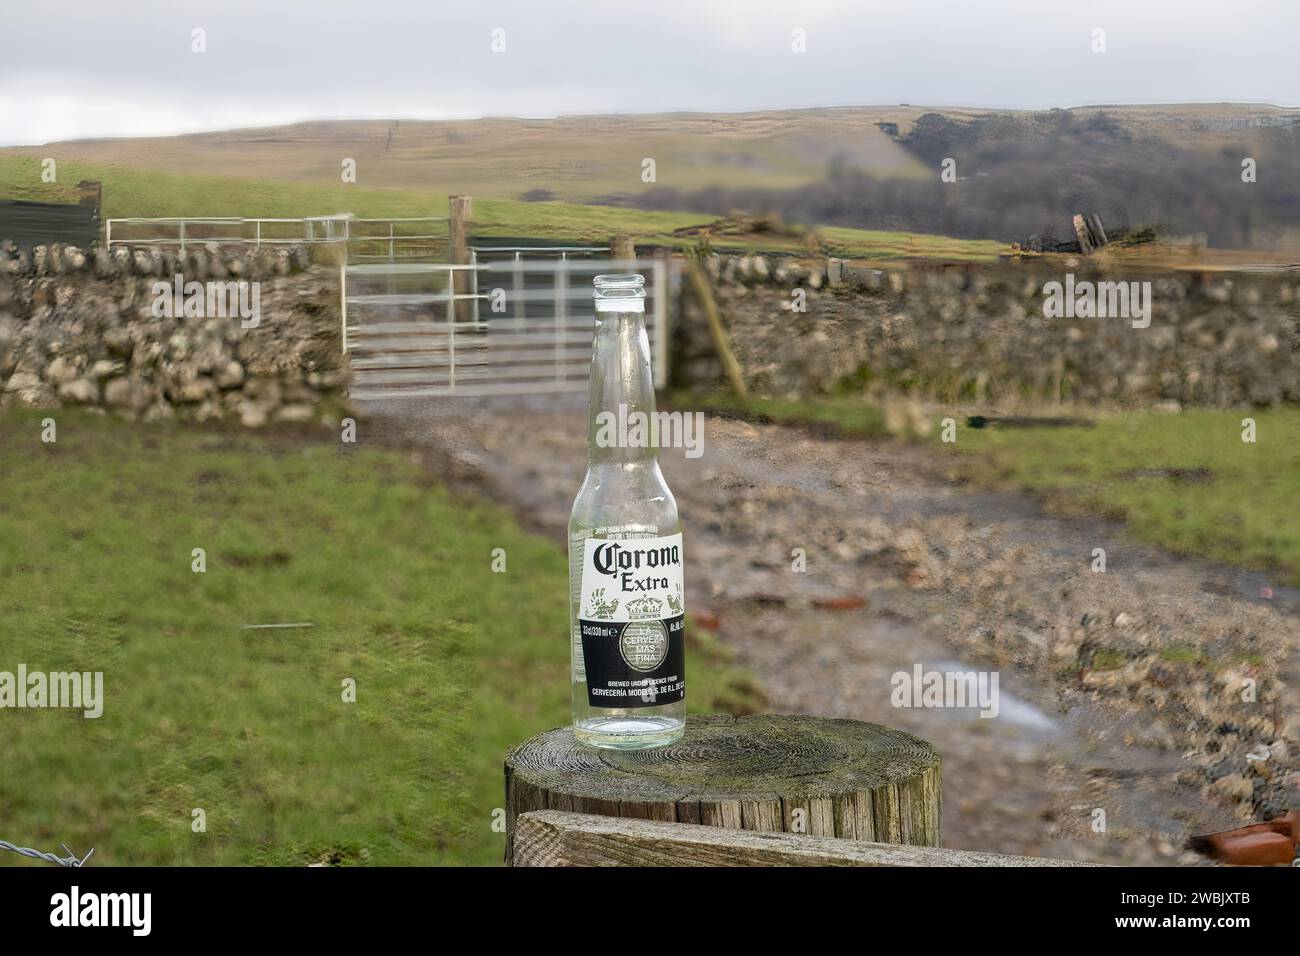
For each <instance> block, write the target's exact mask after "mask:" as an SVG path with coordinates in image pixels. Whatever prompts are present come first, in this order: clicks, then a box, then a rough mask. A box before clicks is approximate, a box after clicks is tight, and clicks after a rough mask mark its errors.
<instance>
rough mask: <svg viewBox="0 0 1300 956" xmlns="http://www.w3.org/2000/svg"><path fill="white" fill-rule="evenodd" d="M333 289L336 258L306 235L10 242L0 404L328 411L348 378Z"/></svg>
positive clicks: (141, 412)
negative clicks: (274, 243) (248, 240)
mask: <svg viewBox="0 0 1300 956" xmlns="http://www.w3.org/2000/svg"><path fill="white" fill-rule="evenodd" d="M177 276H180V277H181V278H180V280H179V282H178V280H177ZM164 286H165V287H167V289H168V291H166V292H164V291H163V287H164ZM338 296H339V291H338V281H337V277H336V275H335V273H334V271H333V270H330V269H327V268H323V267H314V266H312V265H311V263H310V258H309V256H308V253H307V250H306V249H305V248H300V247H294V248H285V247H280V248H277V249H270V248H267V247H263V248H261V249H255V250H248V251H247V252H242V251H240V252H235V251H230V250H228V249H227V250H223V249H220V248H218V247H216V246H209V247H205V248H198V249H190V250H187V252H186V253H185V254H184V255H180V254H178V253H175V252H169V251H163V250H160V249H157V248H150V249H133V250H128V249H125V248H120V247H119V248H114V249H113V250H112V251H111V252H109V251H106V250H96V251H93V252H85V251H82V250H80V249H77V248H75V247H72V246H37V247H35V248H34V249H32V250H31V251H30V252H20V251H19V250H18V249H17V248H16V247H14V246H13V245H11V244H7V243H6V244H3V245H0V405H13V404H23V405H31V406H38V407H52V406H58V405H83V406H90V407H97V408H104V409H111V410H113V411H115V412H118V413H121V414H124V415H128V416H131V417H139V418H143V419H155V418H170V417H178V418H185V419H194V420H204V419H209V418H219V417H227V416H228V417H233V418H237V419H239V420H240V421H242V422H243V423H244V424H246V425H249V426H258V425H262V424H264V423H267V422H274V421H312V420H334V419H336V418H337V417H338V416H339V415H340V413H341V412H342V411H343V409H344V408H345V407H346V406H345V394H346V388H347V384H348V368H347V363H346V357H345V356H344V355H343V354H342V350H341V343H340V329H339V302H338ZM169 313H170V314H169Z"/></svg>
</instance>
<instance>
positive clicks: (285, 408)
mask: <svg viewBox="0 0 1300 956" xmlns="http://www.w3.org/2000/svg"><path fill="white" fill-rule="evenodd" d="M315 418H316V409H315V408H313V407H312V406H311V405H306V404H299V405H281V406H280V407H279V408H277V409H276V411H275V420H276V421H277V422H310V421H313V420H315Z"/></svg>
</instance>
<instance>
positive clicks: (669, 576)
mask: <svg viewBox="0 0 1300 956" xmlns="http://www.w3.org/2000/svg"><path fill="white" fill-rule="evenodd" d="M582 544H583V553H582V587H581V590H580V592H579V595H580V601H581V603H580V604H579V605H578V629H579V631H580V638H581V641H582V659H583V663H584V665H585V670H586V678H587V700H588V702H589V703H590V704H591V706H593V707H653V706H655V705H657V704H672V703H676V702H677V701H679V700H683V699H684V698H685V697H686V673H685V664H686V646H685V645H686V642H685V628H686V616H685V605H684V601H683V598H682V536H681V534H680V533H679V534H673V535H668V536H667V537H662V538H635V539H623V540H614V539H610V538H587V539H585V540H584V541H583V543H582Z"/></svg>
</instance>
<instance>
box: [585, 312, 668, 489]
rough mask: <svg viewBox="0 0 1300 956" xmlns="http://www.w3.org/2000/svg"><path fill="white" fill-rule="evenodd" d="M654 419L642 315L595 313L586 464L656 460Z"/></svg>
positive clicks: (653, 399)
mask: <svg viewBox="0 0 1300 956" xmlns="http://www.w3.org/2000/svg"><path fill="white" fill-rule="evenodd" d="M636 305H637V306H640V302H637V303H636ZM654 418H655V389H654V378H653V376H652V374H651V371H650V340H649V337H648V336H647V335H646V330H645V315H644V313H643V310H642V309H641V308H629V309H627V310H626V311H623V310H606V311H599V312H597V313H596V338H595V342H594V343H593V345H592V353H591V386H590V392H589V400H588V403H587V461H588V462H589V463H590V464H592V465H596V464H619V465H624V464H633V463H637V462H647V461H654V460H655V455H656V452H657V448H656V447H655V443H653V442H652V441H650V423H651V422H653V421H654Z"/></svg>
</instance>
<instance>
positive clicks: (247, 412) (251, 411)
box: [239, 402, 267, 428]
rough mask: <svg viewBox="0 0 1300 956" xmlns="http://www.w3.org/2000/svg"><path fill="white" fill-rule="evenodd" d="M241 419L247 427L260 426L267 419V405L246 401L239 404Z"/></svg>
mask: <svg viewBox="0 0 1300 956" xmlns="http://www.w3.org/2000/svg"><path fill="white" fill-rule="evenodd" d="M239 420H240V422H241V423H242V424H243V426H244V427H245V428H260V427H261V426H263V425H265V424H266V421H267V411H266V407H265V406H263V405H258V404H256V403H255V402H244V403H243V404H242V405H240V406H239Z"/></svg>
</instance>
